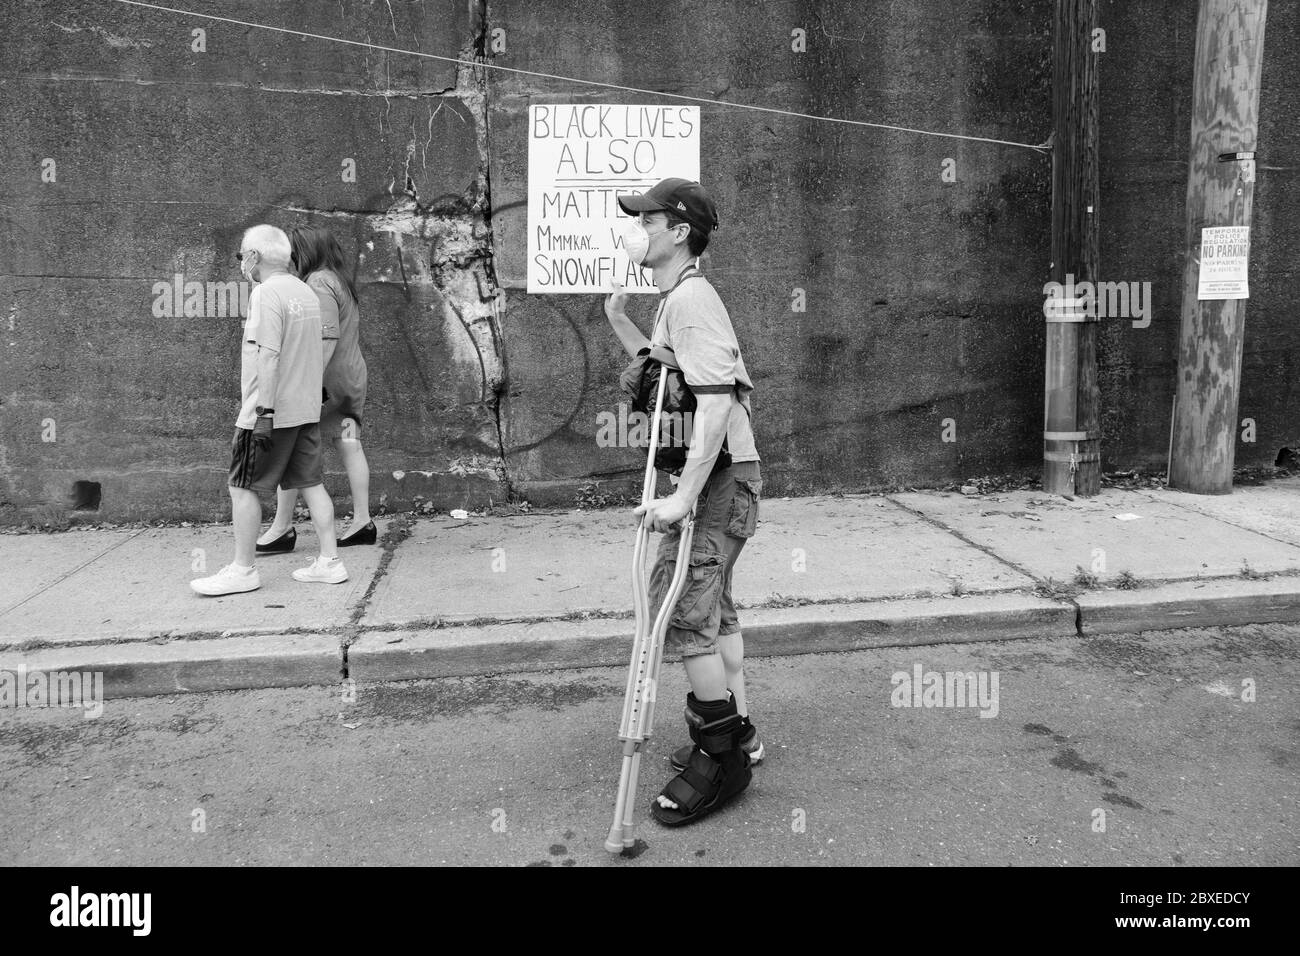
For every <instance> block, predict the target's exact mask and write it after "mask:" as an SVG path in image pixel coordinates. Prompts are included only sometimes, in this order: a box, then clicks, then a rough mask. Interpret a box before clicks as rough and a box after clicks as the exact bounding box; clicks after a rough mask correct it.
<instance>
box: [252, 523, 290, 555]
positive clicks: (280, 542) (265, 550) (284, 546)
mask: <svg viewBox="0 0 1300 956" xmlns="http://www.w3.org/2000/svg"><path fill="white" fill-rule="evenodd" d="M297 543H298V529H297V528H294V527H293V526H292V525H290V526H289V530H288V531H286V532H285V533H284V534H282V535H280V537H278V538H276V539H275V540H273V541H268V542H266V544H259V545H257V549H256V551H255V552H254V553H256V554H285V553H288V552H289V551H292V550H293V546H294V545H295V544H297Z"/></svg>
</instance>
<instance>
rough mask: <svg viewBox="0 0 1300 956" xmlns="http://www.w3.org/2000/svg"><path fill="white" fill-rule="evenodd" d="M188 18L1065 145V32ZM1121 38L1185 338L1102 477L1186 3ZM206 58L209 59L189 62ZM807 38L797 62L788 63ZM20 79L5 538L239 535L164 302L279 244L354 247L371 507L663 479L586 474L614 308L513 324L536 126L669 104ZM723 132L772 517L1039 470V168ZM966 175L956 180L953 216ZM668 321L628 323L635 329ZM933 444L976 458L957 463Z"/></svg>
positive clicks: (1278, 267) (875, 12)
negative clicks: (608, 109) (787, 508)
mask: <svg viewBox="0 0 1300 956" xmlns="http://www.w3.org/2000/svg"><path fill="white" fill-rule="evenodd" d="M181 5H182V6H186V7H188V8H189V9H193V10H196V11H204V12H210V13H216V14H218V15H221V16H225V17H230V18H234V19H241V20H251V21H257V22H262V23H271V24H277V25H286V26H293V27H297V28H302V29H306V30H309V31H311V32H314V33H320V34H327V35H332V36H341V37H348V38H352V39H356V40H363V41H367V42H370V43H374V44H381V45H386V46H392V47H400V48H405V49H418V50H420V51H423V52H426V53H432V54H436V55H440V56H447V57H472V56H474V55H475V54H477V53H482V52H484V50H485V43H486V42H487V40H488V37H489V33H488V31H489V30H491V29H501V30H504V40H505V44H506V49H505V52H503V53H497V54H495V55H490V60H491V62H494V63H496V64H499V65H502V66H509V67H513V68H516V69H522V70H533V71H538V72H546V73H553V74H561V75H567V76H577V77H590V78H595V79H599V80H602V81H605V82H612V83H618V84H623V85H627V86H633V87H642V88H649V89H660V90H665V91H672V92H677V93H685V94H687V95H693V96H704V97H710V98H718V99H724V100H734V101H738V102H745V103H756V104H762V105H768V106H776V107H780V108H785V109H790V110H797V111H803V112H811V113H819V114H828V115H836V116H845V117H856V118H867V119H871V120H873V121H878V122H885V123H894V124H898V125H907V126H917V127H923V128H927V129H935V130H943V131H959V132H967V133H972V134H976V135H983V136H990V137H996V138H1004V139H1012V140H1020V141H1029V142H1039V141H1041V140H1043V139H1045V138H1046V136H1047V133H1048V132H1049V130H1050V125H1051V120H1050V102H1049V87H1050V48H1051V45H1050V10H1051V5H1050V3H1049V2H1048V0H1033V2H1029V0H1023V2H1006V0H957V2H945V3H939V2H937V0H936V2H918V3H900V2H892V3H891V2H886V0H879V2H863V3H858V4H829V3H811V2H773V3H761V4H760V3H757V2H734V0H733V2H720V0H710V2H708V3H698V2H695V3H687V2H681V0H674V2H669V3H663V4H658V5H656V6H654V7H645V6H644V5H640V6H638V5H624V4H615V3H611V2H602V0H595V2H585V3H582V4H575V3H571V2H567V0H565V2H560V0H550V2H531V3H524V2H518V0H509V2H491V3H488V4H479V3H470V2H447V0H373V2H372V0H342V2H339V3H332V4H331V3H314V2H307V0H274V2H255V0H222V2H220V3H218V2H216V0H188V2H187V3H186V4H181ZM1272 6H1273V9H1272V10H1271V11H1270V24H1269V38H1270V42H1269V45H1268V47H1267V49H1266V62H1265V66H1264V90H1263V95H1262V104H1263V105H1262V116H1261V128H1260V141H1261V145H1260V151H1261V152H1260V155H1261V163H1260V166H1261V169H1260V173H1259V182H1258V185H1257V191H1256V206H1255V217H1256V234H1255V256H1254V258H1253V261H1252V275H1251V279H1252V288H1253V290H1254V295H1253V297H1252V300H1251V304H1250V309H1249V313H1248V315H1249V321H1248V327H1247V338H1246V357H1245V360H1244V362H1243V373H1242V374H1243V380H1244V383H1245V384H1244V388H1243V397H1242V415H1243V417H1249V416H1253V417H1255V418H1256V419H1257V422H1258V431H1259V441H1258V443H1257V444H1256V445H1253V446H1252V445H1241V446H1240V447H1239V450H1238V461H1239V462H1241V463H1263V462H1265V461H1271V460H1272V457H1273V455H1275V454H1276V452H1277V448H1278V447H1279V446H1280V445H1282V444H1288V443H1292V444H1294V443H1295V442H1296V441H1297V440H1298V438H1300V436H1298V435H1297V432H1298V431H1300V428H1298V427H1297V425H1296V424H1295V423H1296V422H1297V412H1300V394H1298V390H1300V371H1297V369H1296V364H1297V363H1296V359H1297V356H1298V355H1300V352H1298V349H1300V333H1297V331H1296V329H1295V324H1294V322H1293V321H1291V320H1290V316H1289V315H1288V314H1287V313H1286V311H1284V306H1283V301H1284V299H1283V297H1284V296H1285V295H1286V289H1287V288H1288V283H1287V280H1288V279H1289V278H1292V273H1293V272H1294V270H1295V268H1296V267H1295V262H1296V258H1297V256H1296V254H1297V252H1298V251H1300V230H1298V229H1297V223H1296V219H1295V215H1294V211H1295V209H1296V198H1297V196H1296V190H1297V184H1296V171H1295V169H1294V168H1293V167H1294V162H1292V161H1290V159H1288V157H1294V156H1295V155H1296V154H1297V149H1296V146H1297V137H1298V136H1300V133H1298V132H1297V130H1296V128H1295V125H1294V123H1287V122H1286V119H1287V118H1288V117H1290V116H1293V115H1294V114H1295V112H1296V107H1297V106H1300V80H1298V79H1297V77H1298V76H1300V70H1297V67H1298V66H1300V48H1298V47H1297V45H1296V44H1294V43H1289V44H1288V43H1287V42H1286V40H1287V37H1291V38H1294V37H1295V36H1296V35H1297V32H1298V31H1297V26H1298V24H1297V13H1296V10H1295V9H1294V5H1286V4H1278V3H1275V4H1273V5H1272ZM1103 25H1104V26H1105V27H1106V28H1107V30H1108V47H1109V48H1108V52H1107V54H1106V56H1105V58H1104V60H1103V68H1102V97H1103V98H1102V111H1103V125H1102V133H1103V153H1102V160H1103V166H1102V175H1103V182H1102V196H1103V198H1102V208H1101V210H1100V213H1101V221H1102V226H1103V230H1104V231H1103V247H1102V272H1103V278H1114V279H1123V280H1144V279H1149V280H1150V281H1152V282H1153V285H1154V289H1155V298H1156V306H1157V309H1156V314H1155V318H1154V321H1153V322H1152V325H1151V327H1150V328H1148V329H1145V330H1138V329H1132V328H1130V327H1129V326H1128V324H1127V323H1111V324H1109V325H1107V326H1106V327H1105V329H1104V330H1103V333H1102V349H1101V360H1102V365H1103V368H1102V379H1101V381H1102V388H1103V401H1104V407H1105V413H1104V423H1105V428H1106V439H1105V444H1104V446H1103V447H1104V453H1105V456H1106V460H1105V465H1106V467H1107V468H1108V469H1109V468H1116V467H1131V466H1143V467H1157V466H1163V461H1164V454H1165V448H1166V442H1167V436H1168V432H1167V429H1168V408H1169V400H1170V395H1171V390H1172V387H1173V381H1174V375H1173V356H1174V344H1175V342H1176V340H1177V320H1178V303H1179V296H1180V295H1181V289H1180V282H1181V278H1180V274H1181V272H1180V270H1181V266H1180V263H1179V259H1178V256H1179V250H1180V249H1181V247H1182V233H1183V229H1184V214H1183V193H1184V190H1185V180H1186V157H1187V140H1188V107H1189V103H1190V100H1189V95H1190V81H1191V64H1192V61H1191V56H1192V43H1193V35H1194V4H1190V3H1185V2H1177V0H1168V2H1162V0H1144V2H1143V3H1141V4H1126V3H1107V4H1105V5H1104V13H1103ZM199 27H201V28H203V29H205V30H206V31H207V33H206V46H207V49H206V52H195V51H194V50H192V49H191V45H192V43H193V39H192V35H191V31H192V30H193V29H195V28H199ZM795 27H801V28H803V29H806V30H807V32H808V51H807V52H806V53H803V54H796V53H792V52H791V50H790V31H791V30H792V29H793V28H795ZM0 61H2V62H4V63H5V64H6V75H5V76H4V77H3V78H0V96H2V97H3V102H4V104H5V106H4V109H3V114H2V115H0V162H2V163H3V168H4V169H5V170H6V171H7V172H8V175H7V176H6V178H5V180H4V182H3V185H0V194H3V200H2V202H0V272H3V275H0V345H3V348H0V522H12V521H16V520H22V519H23V518H25V517H28V516H30V514H31V513H32V511H33V510H34V509H38V508H41V507H42V506H54V507H55V508H61V507H65V506H66V505H67V502H68V494H69V491H70V489H71V487H72V485H73V483H74V482H75V481H78V480H84V481H94V482H99V483H100V484H101V486H102V506H101V512H100V514H101V515H102V516H103V517H106V518H128V517H130V518H137V517H215V516H219V515H221V514H223V513H224V512H225V510H226V509H227V504H226V497H225V489H224V484H225V467H226V463H227V461H226V460H227V456H228V443H229V435H230V431H231V429H232V427H233V415H234V408H235V405H236V403H237V393H238V383H237V379H238V340H239V334H238V333H239V329H238V319H237V318H231V317H218V316H215V315H196V316H185V315H181V316H175V317H173V316H165V315H164V316H158V315H156V314H155V311H156V310H155V309H154V308H153V305H154V302H155V290H154V285H155V283H158V282H166V283H170V282H171V281H172V277H173V276H174V275H175V274H177V273H180V274H182V276H183V277H184V279H185V280H186V281H193V282H200V283H203V282H224V281H228V280H232V279H238V271H237V269H236V268H235V263H234V261H233V253H234V252H235V251H236V250H237V248H238V241H239V236H240V233H241V231H242V230H243V229H244V228H246V227H247V226H249V225H252V224H254V223H257V222H262V221H270V222H274V223H277V224H279V225H281V226H283V227H285V228H291V227H292V226H294V225H298V224H303V223H311V224H320V225H327V226H329V227H330V228H333V229H335V230H337V232H338V233H339V235H340V237H341V238H342V239H343V241H344V244H345V247H346V248H347V249H348V250H349V252H350V253H351V254H353V255H355V256H356V260H357V264H358V271H359V279H360V282H361V286H362V312H363V323H364V331H363V337H362V344H363V348H364V349H365V352H366V356H367V361H368V362H369V364H370V369H371V375H370V394H369V400H368V408H367V411H368V416H367V422H366V429H365V433H364V437H365V445H366V450H367V454H368V455H369V457H370V461H371V464H372V471H373V472H374V479H373V481H374V485H373V491H374V496H375V497H376V498H378V497H379V496H380V495H385V496H386V500H387V502H388V503H389V505H390V506H406V505H408V504H409V503H410V502H411V501H413V500H415V496H417V495H423V496H425V498H427V499H429V500H432V501H434V502H435V503H436V504H437V505H438V506H440V507H460V506H471V507H472V506H474V505H477V504H481V503H486V501H487V500H488V499H489V498H491V499H493V500H496V501H500V500H502V499H503V498H505V497H507V496H508V495H510V494H516V495H523V496H525V497H528V498H529V499H530V500H532V501H534V502H539V503H567V502H571V501H572V500H573V496H574V492H575V489H576V488H577V487H578V486H579V485H580V484H582V483H584V482H587V481H591V480H593V479H596V480H601V481H603V482H605V485H604V487H607V488H620V487H622V488H626V487H630V484H631V483H632V482H631V481H629V476H631V475H632V474H634V472H635V470H636V457H637V456H636V455H635V454H634V453H633V452H630V451H627V450H619V449H600V448H598V447H597V446H596V441H595V433H596V416H597V413H598V412H600V411H601V410H604V409H608V408H610V407H612V406H613V405H614V404H615V403H616V402H617V401H618V396H617V394H616V390H615V380H616V376H617V372H618V371H619V369H620V368H621V367H622V364H623V358H622V353H621V351H620V350H619V349H618V347H617V344H616V343H615V342H614V340H613V337H612V335H610V333H609V331H608V327H607V325H606V323H605V320H604V318H603V314H602V312H601V304H600V301H599V298H598V297H596V296H529V295H526V294H525V293H524V291H523V289H524V282H523V279H524V249H525V232H524V227H525V218H526V215H525V207H524V200H525V197H526V189H527V182H526V168H527V167H526V161H527V156H526V144H525V141H524V135H523V134H524V122H525V116H526V112H527V107H528V105H529V103H547V102H641V101H647V100H649V99H650V98H649V97H648V96H647V95H645V94H620V93H616V92H614V91H609V90H593V89H591V88H585V87H579V86H574V85H572V84H567V83H564V82H561V81H555V80H542V79H537V78H532V77H523V76H519V75H515V74H508V73H498V72H487V71H475V70H471V69H468V68H463V67H462V68H458V67H457V66H456V65H455V64H451V63H447V62H443V61H438V60H434V59H428V58H420V57H413V56H403V55H398V54H393V53H385V52H382V51H377V50H373V49H364V48H361V47H355V46H347V45H342V44H329V43H325V42H322V41H318V40H310V39H304V38H299V37H289V36H284V35H279V34H275V33H268V32H265V31H259V30H251V29H249V28H247V27H242V26H237V25H233V24H223V23H213V22H211V21H206V20H203V19H201V18H196V17H186V16H177V15H174V14H167V13H162V12H157V11H147V10H142V9H140V8H132V7H128V6H124V5H119V4H115V3H102V4H93V5H91V4H84V3H79V2H74V0H42V2H17V3H7V4H5V5H4V6H3V7H2V8H0ZM702 115H703V133H702V163H703V175H702V178H703V179H704V181H705V182H706V184H708V185H709V186H710V187H711V188H712V189H713V190H714V192H715V194H716V197H717V200H718V203H719V206H720V209H721V217H722V222H723V228H722V229H721V230H720V231H719V232H718V233H717V236H716V240H715V242H714V245H713V247H712V249H711V253H710V255H709V257H708V267H709V270H710V272H711V274H712V276H713V277H714V280H715V283H716V285H717V286H718V288H719V289H720V291H721V293H722V295H723V297H724V300H725V301H726V302H727V304H728V306H729V308H730V310H731V313H732V317H733V321H734V322H735V325H736V328H737V332H738V334H739V335H740V338H741V342H742V345H743V347H744V349H745V352H746V356H747V361H748V364H749V366H750V368H751V371H752V372H753V374H754V376H755V379H756V382H757V386H758V392H757V394H756V397H755V410H756V415H757V419H756V421H757V432H758V439H759V443H760V451H761V453H762V454H763V457H764V460H765V463H766V470H767V471H766V473H767V479H768V488H769V490H770V492H771V493H773V494H792V493H808V492H817V491H829V490H854V489H864V488H867V487H872V486H878V485H885V484H888V485H894V484H900V483H905V484H914V485H924V484H933V483H940V482H945V481H948V480H951V479H954V478H961V477H964V476H967V475H974V474H980V473H989V472H1006V471H1033V470H1035V469H1036V468H1037V466H1038V461H1039V456H1040V449H1041V442H1040V433H1041V427H1042V426H1041V421H1042V362H1043V360H1042V353H1043V335H1042V314H1041V292H1040V290H1041V285H1042V282H1043V281H1044V279H1045V275H1046V270H1047V267H1048V262H1047V250H1048V219H1049V209H1048V202H1049V190H1048V187H1049V162H1048V160H1047V159H1046V158H1045V157H1043V156H1041V155H1039V154H1036V153H1034V152H1031V151H1029V150H1023V149H1014V148H1009V147H1001V146H994V145H990V144H980V143H969V142H960V141H956V140H947V139H939V138H933V137H918V136H914V135H910V134H903V133H894V132H886V131H881V130H873V129H862V128H852V127H845V126H838V125H829V124H817V123H812V122H809V121H806V120H799V119H793V118H787V117H778V116H773V115H770V114H758V113H752V112H748V111H741V110H734V109H729V108H726V107H715V106H707V105H706V106H704V107H703V114H702ZM47 158H48V159H52V160H54V161H55V163H56V164H57V166H56V171H57V179H56V181H55V182H42V178H41V173H42V161H43V160H45V159H47ZM946 158H952V159H954V160H955V161H956V163H957V172H958V181H957V182H956V183H944V182H942V181H941V178H940V171H941V164H942V163H943V161H944V160H945V159H946ZM347 159H352V160H355V165H356V170H357V175H356V182H355V183H352V182H345V181H343V179H342V177H341V174H340V171H341V164H342V163H343V162H344V161H345V160H347ZM1270 167H1273V168H1272V169H1270ZM1287 167H1292V168H1287ZM796 287H798V288H802V289H804V290H805V291H806V294H807V301H808V309H807V311H806V312H804V313H794V312H791V310H790V296H791V290H792V289H794V288H796ZM648 309H649V305H648V303H647V302H645V301H642V300H637V301H636V311H635V312H634V318H641V319H642V320H645V319H647V318H648ZM945 418H953V419H955V420H956V423H957V432H958V439H959V440H958V441H957V442H956V443H945V442H942V441H941V440H940V430H941V422H942V420H943V419H945ZM48 420H52V421H53V423H54V429H55V432H54V437H55V439H56V440H55V441H52V442H51V441H44V440H42V439H43V438H48V437H50V433H49V428H48V426H47V425H46V424H45V423H46V422H47V421H48ZM332 467H335V468H336V467H337V463H332ZM399 476H400V477H399ZM329 484H330V486H331V488H332V489H333V490H335V491H336V492H339V493H340V494H345V493H346V483H345V482H343V481H342V480H341V476H339V475H337V474H335V475H332V476H331V477H330V479H329Z"/></svg>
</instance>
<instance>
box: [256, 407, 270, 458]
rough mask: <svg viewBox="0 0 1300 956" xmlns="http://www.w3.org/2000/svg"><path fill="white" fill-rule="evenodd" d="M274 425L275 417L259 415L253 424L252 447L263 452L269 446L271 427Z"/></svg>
mask: <svg viewBox="0 0 1300 956" xmlns="http://www.w3.org/2000/svg"><path fill="white" fill-rule="evenodd" d="M274 427H275V419H273V418H272V417H271V416H270V415H259V416H258V418H257V422H256V423H255V424H254V425H253V447H254V448H255V449H256V450H257V451H259V452H265V451H266V450H267V449H268V448H270V447H271V429H273V428H274Z"/></svg>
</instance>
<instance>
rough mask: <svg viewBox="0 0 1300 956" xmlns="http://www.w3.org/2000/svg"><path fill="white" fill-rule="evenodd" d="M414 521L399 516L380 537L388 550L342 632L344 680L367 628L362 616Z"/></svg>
mask: <svg viewBox="0 0 1300 956" xmlns="http://www.w3.org/2000/svg"><path fill="white" fill-rule="evenodd" d="M414 524H415V519H414V518H413V517H411V516H409V515H398V516H397V517H396V518H394V519H393V520H392V521H390V522H389V523H388V527H387V528H385V529H384V533H383V535H382V536H381V537H380V539H379V543H380V545H381V547H382V548H383V552H384V553H383V554H381V555H380V556H379V563H378V564H377V565H375V572H374V574H372V575H371V576H370V584H369V585H368V586H367V587H366V590H365V592H364V593H363V594H362V595H361V597H359V598H358V599H357V601H356V603H355V604H354V605H353V606H352V609H351V611H350V612H349V615H348V621H347V623H346V624H344V625H343V627H342V629H341V630H340V633H339V673H340V674H341V675H342V679H343V680H347V679H348V648H349V647H351V646H352V644H353V643H354V642H355V641H356V640H357V638H358V637H359V636H360V634H361V633H362V631H363V629H364V626H363V625H362V624H361V619H362V618H363V617H365V614H366V610H367V608H368V607H369V606H370V599H371V598H372V597H374V594H375V591H376V590H377V589H378V588H379V584H380V582H381V581H383V579H384V577H385V576H386V575H387V574H388V566H389V565H390V564H392V563H393V557H394V555H395V554H396V553H397V549H398V548H400V547H401V546H402V542H403V541H406V540H407V539H408V538H410V537H411V534H412V525H414Z"/></svg>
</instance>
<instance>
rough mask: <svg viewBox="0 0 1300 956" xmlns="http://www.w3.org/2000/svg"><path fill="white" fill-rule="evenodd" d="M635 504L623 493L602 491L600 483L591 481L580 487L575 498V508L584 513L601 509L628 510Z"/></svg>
mask: <svg viewBox="0 0 1300 956" xmlns="http://www.w3.org/2000/svg"><path fill="white" fill-rule="evenodd" d="M634 503H635V502H633V501H632V499H631V498H629V497H628V496H627V495H626V494H624V493H623V492H621V491H604V490H602V489H601V487H600V482H599V481H590V482H587V483H586V484H584V485H579V486H578V491H577V493H576V494H575V495H574V498H573V504H574V507H575V508H580V509H582V510H584V511H596V510H599V509H601V508H626V507H631V506H632V505H633V504H634Z"/></svg>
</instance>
